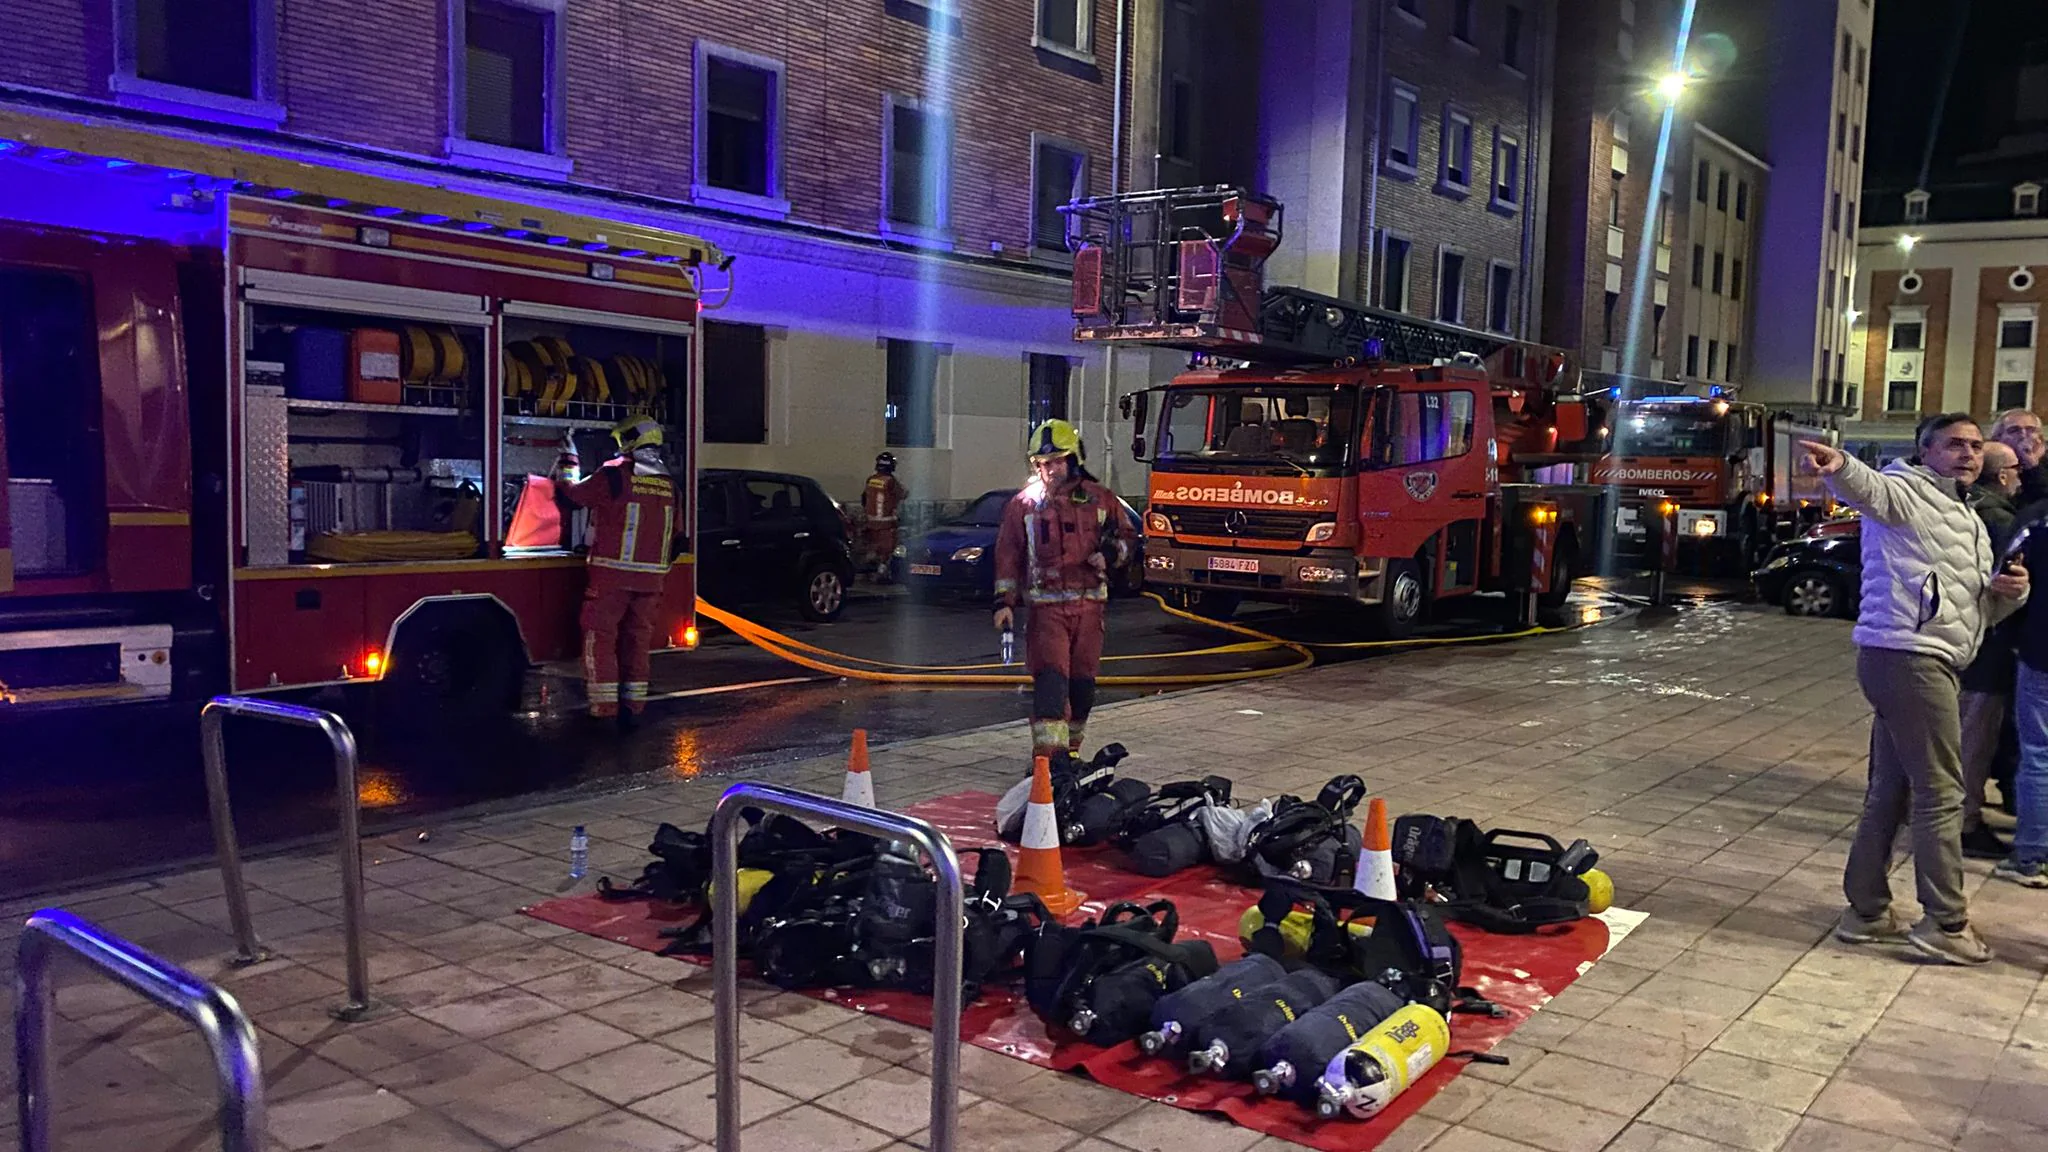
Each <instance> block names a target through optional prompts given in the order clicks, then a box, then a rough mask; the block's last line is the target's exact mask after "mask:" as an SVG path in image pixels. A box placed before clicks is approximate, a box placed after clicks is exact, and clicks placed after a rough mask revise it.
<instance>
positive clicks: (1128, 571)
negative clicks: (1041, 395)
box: [895, 488, 1145, 600]
mask: <svg viewBox="0 0 2048 1152" xmlns="http://www.w3.org/2000/svg"><path fill="white" fill-rule="evenodd" d="M1016 494H1017V489H1015V488H999V489H997V490H996V491H993V492H984V493H982V494H981V495H980V496H978V497H976V498H975V501H974V503H972V504H969V505H968V506H967V510H966V511H964V512H962V513H960V514H959V515H958V516H955V517H954V518H952V519H951V520H947V521H946V522H944V523H942V524H940V525H939V526H938V527H936V528H934V529H932V530H931V531H929V532H927V533H925V534H924V535H922V536H920V537H918V538H916V539H915V540H912V541H910V542H909V543H908V544H904V545H902V546H900V547H898V548H897V549H896V562H895V570H896V578H897V579H898V580H900V581H903V582H904V583H906V584H908V585H909V587H910V590H911V592H912V593H914V594H917V595H937V594H940V593H946V592H954V593H959V594H961V595H964V596H968V597H975V598H979V599H981V600H993V599H994V598H995V594H996V531H997V529H999V528H1000V527H1002V523H1003V506H1004V505H1006V504H1008V503H1009V502H1010V498H1011V497H1013V496H1015V495H1016ZM1117 506H1118V507H1120V508H1122V509H1123V513H1124V520H1125V521H1126V522H1127V523H1128V524H1129V525H1130V532H1131V537H1132V539H1134V540H1136V541H1137V544H1138V546H1137V547H1136V548H1135V549H1133V550H1132V555H1131V559H1130V562H1129V563H1127V564H1125V565H1124V566H1123V567H1121V568H1119V569H1117V570H1116V571H1114V572H1112V573H1110V581H1109V587H1110V592H1111V593H1112V594H1113V595H1118V596H1135V595H1137V593H1138V590H1139V589H1141V588H1143V587H1144V584H1145V542H1144V535H1143V533H1144V528H1143V521H1142V520H1140V519H1139V517H1138V513H1137V511H1136V510H1135V509H1133V508H1132V507H1131V506H1130V505H1129V504H1127V503H1125V502H1124V500H1123V498H1122V497H1118V498H1117Z"/></svg>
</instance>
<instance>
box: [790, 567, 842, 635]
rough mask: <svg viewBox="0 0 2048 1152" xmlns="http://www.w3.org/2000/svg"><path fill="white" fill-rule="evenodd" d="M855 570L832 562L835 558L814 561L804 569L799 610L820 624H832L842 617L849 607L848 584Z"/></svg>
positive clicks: (807, 618)
mask: <svg viewBox="0 0 2048 1152" xmlns="http://www.w3.org/2000/svg"><path fill="white" fill-rule="evenodd" d="M851 576H852V573H850V572H848V571H846V570H845V569H844V568H842V567H840V566H839V565H836V564H834V563H832V561H831V560H829V559H825V560H816V561H813V562H812V564H811V566H810V567H809V568H806V569H804V580H803V589H802V594H801V595H800V596H799V598H798V600H797V610H798V611H799V612H802V613H803V616H804V619H806V620H809V621H812V622H814V623H818V624H830V623H831V622H832V621H834V620H837V619H839V614H840V613H841V612H843V611H845V610H846V586H847V584H849V583H851Z"/></svg>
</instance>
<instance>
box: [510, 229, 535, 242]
mask: <svg viewBox="0 0 2048 1152" xmlns="http://www.w3.org/2000/svg"><path fill="white" fill-rule="evenodd" d="M531 235H533V233H531V232H528V231H527V230H526V229H524V228H507V229H505V238H506V239H507V240H524V239H526V238H527V237H528V236H531Z"/></svg>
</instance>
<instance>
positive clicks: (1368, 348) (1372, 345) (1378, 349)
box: [1365, 338, 1387, 360]
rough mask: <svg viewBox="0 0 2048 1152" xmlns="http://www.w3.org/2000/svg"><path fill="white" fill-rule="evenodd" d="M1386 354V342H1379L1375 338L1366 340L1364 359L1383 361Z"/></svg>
mask: <svg viewBox="0 0 2048 1152" xmlns="http://www.w3.org/2000/svg"><path fill="white" fill-rule="evenodd" d="M1386 354H1387V342H1386V341H1384V340H1380V339H1377V338H1375V339H1371V340H1367V341H1366V342H1365V358H1366V359H1368V360H1384V359H1385V358H1386Z"/></svg>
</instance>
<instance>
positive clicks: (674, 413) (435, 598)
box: [0, 105, 730, 711]
mask: <svg viewBox="0 0 2048 1152" xmlns="http://www.w3.org/2000/svg"><path fill="white" fill-rule="evenodd" d="M336 163H337V164H342V163H345V162H342V161H338V160H337V161H336ZM729 264H730V261H728V260H725V259H724V258H723V256H722V254H721V253H719V252H718V251H717V250H716V249H715V248H713V247H711V246H710V245H708V244H705V243H704V242H702V241H700V240H696V239H694V238H692V237H688V236H683V235H680V234H676V233H670V232H665V231H661V230H658V229H650V228H645V227H641V226H637V225H632V224H626V223H622V222H616V221H611V220H603V219H597V218H593V217H585V216H578V215H574V214H571V213H564V212H561V211H559V210H555V209H549V208H542V207H537V206H533V205H528V204H519V203H512V202H506V201H500V200H495V199H492V198H490V197H488V196H477V195H470V194H464V193H457V192H453V191H450V190H448V189H445V188H441V187H432V186H427V185H422V184H414V183H408V182H405V181H402V180H395V179H391V178H388V177H385V176H381V175H372V174H370V173H367V172H363V171H360V170H355V169H353V168H349V167H338V166H337V167H326V166H322V165H316V164H308V163H305V162H302V161H298V160H291V159H283V158H279V157H275V156H268V155H262V154H255V153H248V152H242V151H238V150H235V149H233V148H230V147H226V146H222V145H217V144H213V143H208V142H204V141H199V140H193V139H188V138H181V137H176V136H167V135H162V134H159V133H157V132H154V131H147V130H142V129H139V128H136V127H133V126H130V125H126V124H121V123H115V122H108V121H97V122H95V121H89V120H83V119H72V118H68V117H66V116H63V115H60V114H56V113H51V112H48V111H46V110H43V109H30V108H23V107H20V106H14V105H0V389H4V392H0V432H4V433H5V443H6V445H7V452H6V454H5V455H4V456H0V469H4V470H0V482H4V486H0V699H7V698H8V694H7V692H8V689H7V686H8V685H9V684H12V685H13V686H15V687H17V688H29V689H30V691H29V692H26V693H16V696H17V697H18V698H19V699H20V700H21V701H22V702H56V701H61V700H72V699H117V698H126V697H130V696H136V695H144V696H147V695H163V694H167V693H169V692H170V691H172V689H173V687H174V685H175V686H176V687H178V689H179V690H180V691H185V692H189V693H190V694H193V695H202V696H203V695H205V694H209V693H212V692H216V691H221V690H224V689H233V690H239V691H252V690H254V691H260V690H264V689H269V688H288V687H302V686H310V685H317V684H327V683H334V682H338V681H362V680H380V679H381V680H384V681H387V682H390V683H388V684H387V688H388V689H389V690H390V694H392V695H395V696H399V697H403V698H405V699H406V701H407V702H409V703H410V702H415V701H418V702H428V701H431V700H434V699H436V698H443V699H446V698H453V699H454V700H455V701H456V702H457V703H458V704H459V705H463V706H465V707H466V706H467V705H473V704H486V703H487V704H492V705H496V704H502V703H504V700H503V699H502V697H503V695H504V690H505V689H507V688H508V687H510V686H512V685H515V684H516V683H517V680H518V675H519V673H520V672H521V671H522V670H523V667H524V665H525V663H526V661H527V660H529V659H531V660H537V661H548V660H560V659H566V658H569V657H571V656H573V655H574V654H575V652H576V651H577V650H578V642H577V630H578V625H577V613H578V608H579V606H580V602H581V598H582V587H583V578H584V573H583V560H582V557H581V555H580V554H579V553H578V552H577V551H576V548H577V546H578V545H580V543H581V542H582V536H581V531H580V525H579V524H578V523H576V522H575V520H574V518H573V517H565V520H567V521H568V523H566V524H565V528H564V531H563V534H562V538H561V539H560V540H558V541H555V542H554V545H555V546H552V547H545V548H527V549H510V550H508V549H507V548H506V547H505V536H506V527H507V525H508V523H509V521H510V519H511V517H512V515H513V509H514V506H515V504H516V502H517V497H518V493H519V491H520V490H521V489H523V488H524V487H525V478H526V477H527V475H529V474H545V473H546V472H547V471H549V469H550V468H551V466H552V465H553V464H554V461H555V457H556V455H557V453H558V451H559V448H560V445H561V441H562V438H563V437H564V435H574V436H576V437H577V438H578V442H579V446H580V447H581V449H582V452H583V455H584V458H585V463H586V466H590V465H593V464H595V463H596V462H598V461H601V460H602V459H604V458H605V457H606V456H607V455H609V453H610V450H611V446H610V440H609V437H608V435H607V432H608V430H609V429H610V428H611V427H613V426H614V425H616V424H617V423H618V422H619V421H620V420H622V419H625V418H628V417H630V416H633V415H638V414H648V415H653V416H655V417H656V418H658V419H660V420H662V421H663V422H664V424H666V425H667V428H668V442H669V446H670V447H669V452H668V457H669V463H670V465H671V467H672V469H674V471H675V475H676V477H677V480H678V488H679V489H680V490H681V491H682V493H683V494H684V499H685V501H688V499H689V498H690V495H691V494H692V493H693V492H694V487H695V485H694V482H693V476H694V469H695V460H694V454H693V445H694V443H695V439H696V438H695V434H694V428H695V421H696V419H697V403H696V392H695V380H696V376H697V355H698V353H697V349H696V348H695V347H694V341H693V339H692V335H693V332H694V328H695V324H696V320H697V305H698V299H699V287H698V278H699V276H700V274H701V270H702V269H703V268H704V267H705V266H706V265H709V266H714V267H718V268H720V269H723V268H725V267H727V266H728V265H729ZM16 297H21V298H22V299H23V300H26V301H29V303H26V304H24V303H21V302H20V301H17V300H16V299H15V298H16ZM81 297H82V299H81ZM67 341H68V344H67V343H66V342H67ZM67 348H68V349H69V350H68V351H67V350H66V349H67ZM565 511H568V510H567V509H565ZM689 515H690V512H689V510H688V508H687V507H686V508H685V511H684V516H685V522H686V523H687V522H688V516H689ZM690 544H691V541H690V540H689V538H688V537H687V535H685V536H683V537H680V538H679V545H680V547H679V549H678V555H677V556H676V557H675V561H676V563H675V565H674V567H673V568H672V569H671V572H670V576H669V582H668V590H667V595H666V597H665V598H664V610H663V613H662V619H661V620H660V622H659V626H660V628H661V632H662V635H663V637H664V639H665V640H666V641H667V642H668V644H669V645H670V646H677V647H682V646H687V645H688V643H689V642H690V638H691V637H692V636H693V635H694V632H695V629H694V618H695V579H694V576H695V571H694V559H695V557H694V555H693V554H692V553H691V552H690V551H689V547H690ZM16 665H19V666H20V667H19V668H16ZM465 707H458V708H456V709H455V711H463V710H465Z"/></svg>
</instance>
